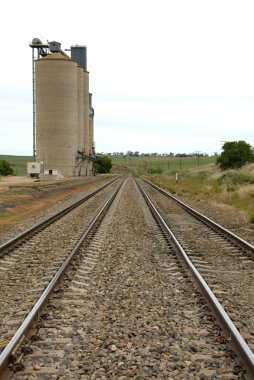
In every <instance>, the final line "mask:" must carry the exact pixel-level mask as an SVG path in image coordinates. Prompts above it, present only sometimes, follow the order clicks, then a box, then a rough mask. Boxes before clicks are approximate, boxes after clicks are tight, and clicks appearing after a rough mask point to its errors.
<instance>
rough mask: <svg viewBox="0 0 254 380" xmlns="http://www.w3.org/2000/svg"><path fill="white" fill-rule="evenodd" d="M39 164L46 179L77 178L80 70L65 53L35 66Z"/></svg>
mask: <svg viewBox="0 0 254 380" xmlns="http://www.w3.org/2000/svg"><path fill="white" fill-rule="evenodd" d="M35 75H36V161H37V162H42V165H43V172H44V174H45V175H47V174H49V175H52V174H55V175H65V176H72V175H73V174H74V168H75V160H76V155H77V150H78V147H79V144H78V68H77V63H76V62H74V61H73V60H72V59H71V58H70V57H68V56H67V55H66V54H64V53H62V52H56V53H52V54H48V55H46V56H45V57H43V58H41V59H38V60H37V61H36V62H35Z"/></svg>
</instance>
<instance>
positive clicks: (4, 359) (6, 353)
mask: <svg viewBox="0 0 254 380" xmlns="http://www.w3.org/2000/svg"><path fill="white" fill-rule="evenodd" d="M123 182H124V180H122V182H121V183H120V185H119V186H118V187H117V189H116V190H115V191H114V193H113V194H112V195H111V196H110V197H109V199H108V200H107V201H106V202H105V203H104V205H103V206H102V208H101V209H100V210H99V212H98V213H97V215H96V216H95V217H94V219H93V220H92V222H91V223H90V225H89V226H88V228H87V229H86V231H85V232H84V234H83V235H82V236H81V238H80V239H79V241H78V242H77V244H76V245H75V247H74V248H73V249H72V251H71V252H70V254H69V256H68V257H67V258H66V259H65V261H64V262H63V264H62V265H61V267H60V268H59V269H58V271H57V272H56V274H55V275H54V277H53V278H52V280H51V281H50V283H49V284H48V286H47V287H46V289H45V290H44V291H43V293H42V295H41V296H40V297H39V299H38V300H37V301H36V303H35V305H34V306H33V308H32V310H31V311H30V313H29V314H28V315H27V317H26V318H25V320H24V321H23V323H22V324H21V325H20V327H19V328H18V330H17V331H16V333H15V334H14V335H13V337H12V339H11V340H10V341H9V343H8V344H7V346H6V347H5V349H4V350H3V351H2V352H1V354H0V376H1V375H2V373H3V372H4V371H5V370H6V365H7V363H8V360H9V358H10V357H11V355H12V353H13V351H14V350H15V349H16V348H17V346H19V342H20V341H21V340H22V338H23V337H24V335H25V334H26V332H27V330H28V329H29V327H30V326H31V324H32V323H33V321H34V319H35V318H36V316H37V315H38V313H39V312H40V310H41V309H42V307H43V305H44V304H45V302H46V301H47V299H48V298H49V296H50V294H51V293H52V291H53V290H54V288H55V286H56V285H57V283H58V281H59V279H60V277H61V276H62V275H63V274H64V272H65V271H66V269H67V267H68V265H69V264H70V262H71V260H72V259H73V257H74V256H75V254H76V253H77V251H78V250H79V248H80V246H81V245H82V244H83V242H84V240H85V239H86V238H87V236H88V235H89V233H90V232H91V230H92V229H93V228H94V226H95V225H96V223H97V222H98V221H99V219H100V218H101V217H102V216H103V213H105V212H106V211H107V210H108V209H109V207H110V205H111V204H112V202H113V200H114V199H115V197H116V195H117V194H118V192H119V190H120V188H121V187H122V185H123Z"/></svg>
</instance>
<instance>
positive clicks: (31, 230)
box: [0, 178, 118, 254]
mask: <svg viewBox="0 0 254 380" xmlns="http://www.w3.org/2000/svg"><path fill="white" fill-rule="evenodd" d="M117 179H118V178H115V179H114V180H112V181H110V182H108V183H106V184H105V185H103V186H102V187H100V188H98V189H96V190H95V191H93V192H92V193H90V194H88V195H86V196H85V197H84V198H82V199H80V200H79V201H77V202H74V203H73V204H72V205H70V206H68V207H66V208H64V209H63V210H61V211H59V212H57V213H55V214H54V215H52V216H50V217H49V218H47V219H45V220H44V221H42V222H39V223H36V224H35V225H34V226H32V227H31V228H29V229H27V230H25V231H23V232H21V233H20V234H19V235H16V236H14V238H12V239H10V240H8V241H7V242H5V243H4V244H2V245H0V254H1V253H2V252H4V251H6V250H8V249H9V248H10V247H11V246H13V245H14V244H16V243H18V242H20V241H21V240H23V239H24V238H26V237H28V236H29V235H30V234H31V233H34V232H36V231H38V230H39V229H41V228H44V227H45V226H48V225H49V224H52V223H53V222H55V221H57V220H58V219H60V218H62V217H63V216H64V215H66V214H68V213H69V212H70V211H72V210H74V209H75V208H77V207H78V206H80V205H81V204H82V203H84V202H86V201H87V200H88V199H90V198H92V197H93V196H94V195H96V194H97V193H99V192H100V191H102V190H103V189H105V188H106V187H107V186H109V185H111V184H112V183H113V182H114V181H116V180H117Z"/></svg>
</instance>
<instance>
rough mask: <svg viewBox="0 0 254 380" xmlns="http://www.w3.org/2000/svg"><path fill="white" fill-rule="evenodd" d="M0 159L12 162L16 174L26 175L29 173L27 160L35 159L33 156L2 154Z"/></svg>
mask: <svg viewBox="0 0 254 380" xmlns="http://www.w3.org/2000/svg"><path fill="white" fill-rule="evenodd" d="M0 160H5V161H7V162H9V163H10V164H11V167H12V169H13V174H14V175H20V176H25V175H26V174H27V162H31V161H33V156H8V155H0Z"/></svg>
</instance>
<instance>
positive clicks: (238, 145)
mask: <svg viewBox="0 0 254 380" xmlns="http://www.w3.org/2000/svg"><path fill="white" fill-rule="evenodd" d="M222 149H223V151H222V153H221V155H220V156H219V157H218V158H217V160H216V163H217V164H218V165H219V166H220V168H221V169H222V170H226V169H238V168H240V167H241V166H243V165H245V164H248V163H251V162H254V150H253V147H252V146H251V145H250V144H248V143H246V142H245V141H228V142H225V144H224V145H223V146H222Z"/></svg>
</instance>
